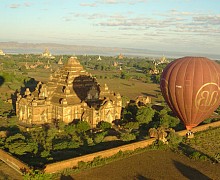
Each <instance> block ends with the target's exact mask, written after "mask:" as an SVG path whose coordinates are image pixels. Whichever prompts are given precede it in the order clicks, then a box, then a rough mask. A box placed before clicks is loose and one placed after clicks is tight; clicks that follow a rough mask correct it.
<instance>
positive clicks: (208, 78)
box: [160, 57, 220, 130]
mask: <svg viewBox="0 0 220 180" xmlns="http://www.w3.org/2000/svg"><path fill="white" fill-rule="evenodd" d="M160 88H161V91H162V94H163V96H164V99H165V100H166V102H167V104H168V105H169V107H170V108H171V109H172V110H173V112H174V113H175V114H176V115H177V116H178V117H179V118H180V119H181V120H182V121H183V123H184V124H185V126H186V128H187V129H188V130H191V129H192V128H193V127H195V126H197V125H198V124H199V123H201V122H202V121H203V120H205V119H206V118H208V117H209V116H210V115H211V114H212V113H213V111H214V110H215V109H217V108H218V106H219V105H220V65H219V64H217V63H215V62H214V61H212V60H209V59H208V58H204V57H183V58H180V59H177V60H175V61H173V62H171V63H170V64H168V65H167V67H166V68H165V69H164V71H163V73H162V75H161V81H160Z"/></svg>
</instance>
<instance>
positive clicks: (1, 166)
mask: <svg viewBox="0 0 220 180" xmlns="http://www.w3.org/2000/svg"><path fill="white" fill-rule="evenodd" d="M3 179H4V180H20V179H23V177H22V175H21V174H19V173H18V172H17V171H15V170H14V169H12V168H11V167H9V166H8V165H7V164H5V163H4V162H3V161H0V180H3Z"/></svg>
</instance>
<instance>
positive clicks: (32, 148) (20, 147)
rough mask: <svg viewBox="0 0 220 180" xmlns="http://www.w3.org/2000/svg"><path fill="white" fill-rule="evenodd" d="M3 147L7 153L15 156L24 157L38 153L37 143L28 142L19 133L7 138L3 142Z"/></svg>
mask: <svg viewBox="0 0 220 180" xmlns="http://www.w3.org/2000/svg"><path fill="white" fill-rule="evenodd" d="M5 147H6V148H7V149H8V150H9V152H11V153H13V154H17V155H24V154H27V153H34V154H36V153H37V152H38V145H37V143H35V142H31V141H28V139H27V138H26V137H25V136H24V135H22V134H20V133H17V134H15V135H13V136H9V137H8V138H7V139H6V141H5Z"/></svg>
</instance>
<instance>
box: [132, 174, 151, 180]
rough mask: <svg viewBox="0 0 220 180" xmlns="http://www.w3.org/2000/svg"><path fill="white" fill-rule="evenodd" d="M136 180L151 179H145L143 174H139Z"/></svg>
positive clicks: (147, 179) (146, 179)
mask: <svg viewBox="0 0 220 180" xmlns="http://www.w3.org/2000/svg"><path fill="white" fill-rule="evenodd" d="M134 179H135V180H150V179H149V178H146V177H144V176H143V175H141V174H137V175H136V176H135V177H134Z"/></svg>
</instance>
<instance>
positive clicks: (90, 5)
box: [80, 3, 97, 7]
mask: <svg viewBox="0 0 220 180" xmlns="http://www.w3.org/2000/svg"><path fill="white" fill-rule="evenodd" d="M80 6H85V7H86V6H87V7H96V6H97V4H96V3H80Z"/></svg>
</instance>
